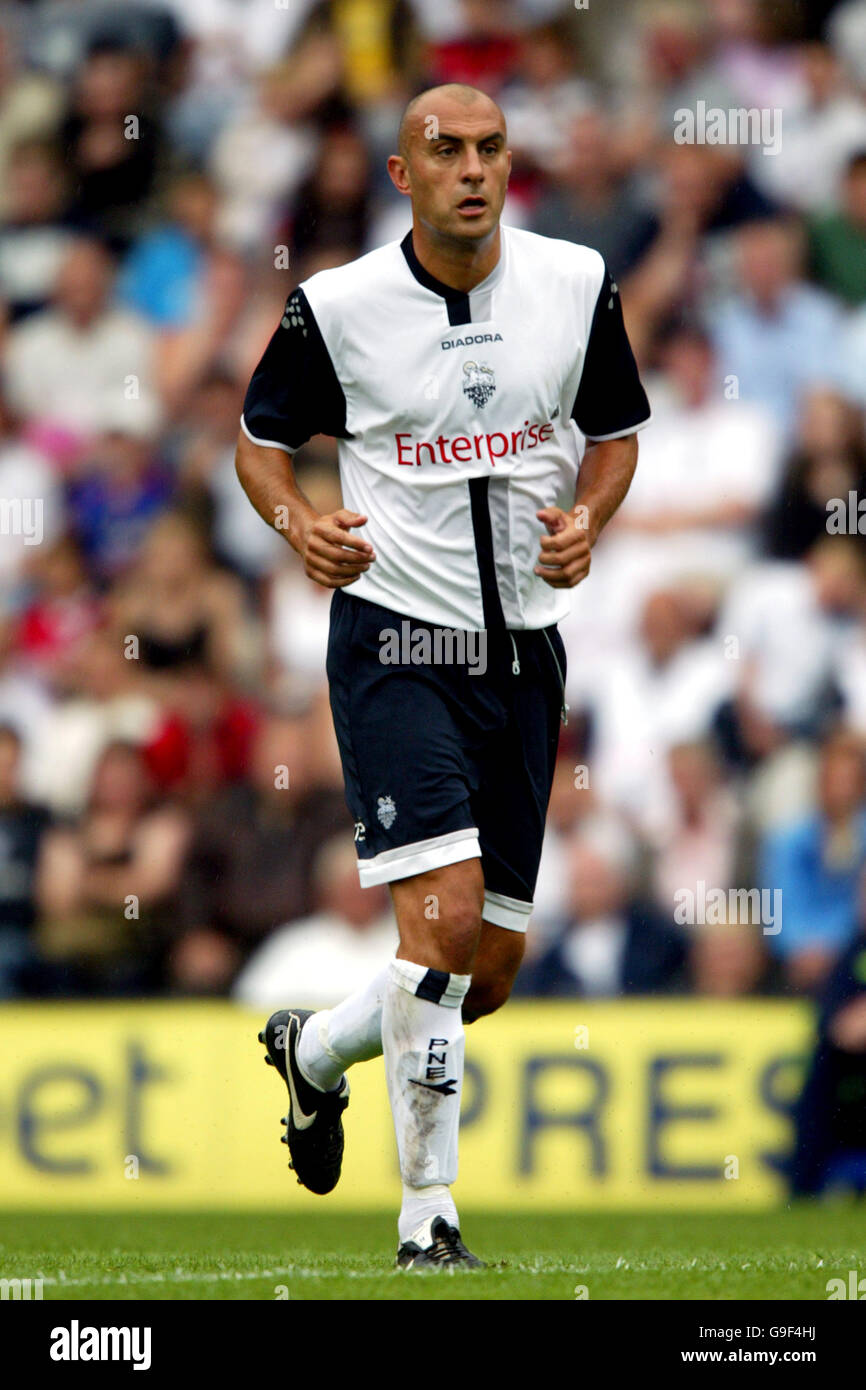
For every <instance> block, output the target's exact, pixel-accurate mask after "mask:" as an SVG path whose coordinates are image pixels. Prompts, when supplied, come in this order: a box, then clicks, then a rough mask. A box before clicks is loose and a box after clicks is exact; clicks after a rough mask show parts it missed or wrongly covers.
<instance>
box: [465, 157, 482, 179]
mask: <svg viewBox="0 0 866 1390" xmlns="http://www.w3.org/2000/svg"><path fill="white" fill-rule="evenodd" d="M463 177H464V179H471V180H472V181H473V182H474V181H475V180H477V179H483V178H484V165H483V164H482V163H481V157H480V155H479V154H478V151H477V150H467V151H466V156H465V159H464V162H463Z"/></svg>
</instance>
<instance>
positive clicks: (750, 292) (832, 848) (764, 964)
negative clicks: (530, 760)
mask: <svg viewBox="0 0 866 1390" xmlns="http://www.w3.org/2000/svg"><path fill="white" fill-rule="evenodd" d="M442 81H462V82H470V83H472V84H477V85H480V86H481V87H483V88H484V89H485V90H486V91H488V92H489V93H490V94H491V95H493V96H494V97H496V98H497V99H498V100H499V101H500V103H501V105H502V106H503V109H504V111H505V113H506V116H507V119H508V123H509V134H510V140H509V143H510V145H511V147H512V148H513V150H514V172H513V177H512V182H511V186H510V190H509V196H508V202H507V207H506V215H505V221H507V222H509V223H511V224H512V225H520V226H523V227H527V228H529V229H531V230H535V231H538V232H541V233H543V234H544V235H547V236H552V237H560V238H565V239H568V240H572V241H575V242H582V243H586V244H589V245H591V246H594V247H596V248H597V249H598V250H599V251H600V252H602V254H603V255H604V257H605V259H606V261H607V263H608V266H609V268H610V270H611V273H612V275H613V276H614V277H615V278H616V280H617V282H618V284H619V286H620V289H621V292H622V300H623V305H624V311H625V314H626V320H627V326H628V330H629V334H630V337H631V340H632V343H633V346H634V349H635V352H636V355H637V357H638V360H639V362H640V366H641V370H642V374H643V377H644V380H645V382H646V385H647V389H648V393H649V395H650V399H651V404H652V407H653V416H654V418H653V423H652V425H651V426H650V427H649V428H648V429H647V430H646V431H644V432H643V433H642V434H641V436H640V462H639V466H638V472H637V475H636V478H635V482H634V485H633V488H632V490H631V492H630V494H629V496H628V498H627V500H626V502H625V504H624V506H623V507H622V509H621V511H620V513H619V514H618V516H617V517H616V518H615V520H614V522H613V523H612V524H611V526H610V527H609V528H608V531H607V532H606V533H605V535H604V537H603V538H602V540H601V541H600V543H599V545H598V546H597V548H596V551H595V552H594V556H593V566H592V575H591V577H590V579H589V581H588V582H587V583H586V584H585V585H583V586H582V587H580V588H579V589H578V590H577V591H576V592H575V595H574V606H573V612H572V616H571V617H570V619H569V620H568V621H567V622H566V623H565V624H564V625H563V637H564V639H565V642H566V647H567V651H568V656H569V674H568V685H567V697H568V703H569V706H570V716H569V722H568V725H567V727H566V728H565V729H564V730H563V737H562V751H561V757H560V762H559V767H558V771H557V776H556V782H555V786H554V792H553V799H552V804H551V811H550V818H549V829H548V834H547V838H546V841H545V848H544V856H543V861H542V868H541V874H540V878H539V885H538V894H537V905H536V913H535V916H534V919H533V924H532V927H531V930H530V942H529V949H528V954H527V960H526V964H525V966H524V968H523V971H522V973H521V976H520V979H519V982H518V989H519V991H521V992H523V993H525V994H530V995H544V996H552V995H559V996H563V997H569V996H575V995H591V996H618V995H624V994H646V993H659V992H667V991H675V992H684V993H689V992H691V993H694V994H699V995H704V996H716V997H742V996H747V995H751V994H757V993H767V992H770V993H788V994H815V995H817V994H820V993H821V992H822V991H823V990H825V989H826V988H827V986H828V981H830V980H832V978H833V972H834V970H838V969H840V968H848V967H849V965H850V959H851V954H850V953H851V949H852V943H855V942H856V941H857V940H858V939H859V937H858V934H859V933H860V931H861V929H862V923H863V921H864V916H866V892H864V891H863V890H862V887H861V881H862V879H863V873H862V870H863V865H864V862H866V538H864V537H866V501H864V506H863V515H862V516H861V515H860V512H859V510H858V503H859V499H860V498H861V497H862V498H864V499H866V442H864V422H866V0H846V2H845V3H842V4H833V3H832V0H826V2H825V3H820V2H819V0H816V2H815V3H806V0H803V3H796V2H795V0H791V3H788V4H786V5H773V4H766V3H762V0H701V2H700V3H698V2H697V0H695V2H694V3H692V2H691V0H633V2H632V3H629V2H628V0H622V3H618V0H605V3H604V4H602V3H596V0H589V4H588V5H586V6H580V5H575V4H573V3H571V0H287V2H286V3H285V4H281V3H280V2H279V0H276V3H274V0H153V3H151V0H146V2H145V0H124V3H123V4H117V3H108V4H106V3H97V0H45V3H27V4H17V5H12V4H0V512H2V514H0V996H5V997H15V996H32V995H39V996H48V997H52V996H53V997H68V996H90V995H103V996H104V995H117V994H124V995H138V994H169V993H175V994H228V993H234V994H235V995H236V996H237V997H239V998H241V999H244V1000H247V1001H249V1002H251V1003H255V1004H257V1005H264V1004H266V1003H270V1002H271V1001H273V1002H274V1003H285V1002H286V1000H287V999H288V998H291V999H292V1001H293V1002H297V1003H305V1004H306V1003H311V1004H314V1005H327V1004H329V1003H332V1002H335V1000H336V999H338V998H340V997H342V996H343V995H345V994H346V993H347V992H349V991H350V990H351V989H352V988H354V987H355V985H357V984H359V983H361V982H363V981H365V980H366V979H367V978H368V977H369V975H370V974H371V973H372V972H373V971H374V970H375V969H376V968H377V967H378V965H379V963H380V962H382V961H384V960H385V959H386V958H387V955H388V953H389V952H390V951H391V950H392V949H393V944H394V940H395V932H394V923H393V919H392V917H391V914H390V911H389V907H388V899H387V894H386V892H385V890H382V889H371V890H367V891H363V892H362V891H361V890H360V889H359V887H358V881H357V873H356V871H355V868H354V852H353V848H352V838H351V835H352V832H351V823H350V818H349V813H348V811H347V810H346V807H345V803H344V801H343V795H342V780H341V775H340V769H339V759H338V756H337V752H336V746H335V741H334V736H333V730H332V726H331V719H330V712H329V708H328V701H327V690H326V686H325V681H324V654H325V643H326V637H327V624H328V607H329V598H330V595H329V593H328V592H327V591H325V590H322V589H320V588H317V587H316V586H315V585H313V584H312V583H311V582H309V581H308V580H307V579H306V578H305V576H304V574H303V573H302V571H301V568H300V565H299V563H298V561H297V559H296V557H295V556H294V554H293V552H292V551H291V550H290V549H289V547H288V546H287V545H286V543H285V541H284V540H283V539H282V538H281V537H280V536H278V535H276V534H275V533H273V532H271V531H269V530H268V529H267V528H266V527H265V525H264V524H263V522H261V520H260V519H259V518H258V517H257V516H256V515H255V513H254V512H253V510H252V508H251V507H250V505H249V503H248V502H247V501H246V499H245V497H244V496H243V493H242V492H241V490H240V486H239V484H238V482H237V479H236V475H235V472H234V445H235V439H236V436H237V430H238V420H239V415H240V409H241V402H242V399H243V393H244V390H245V387H246V384H247V381H248V380H249V377H250V375H251V373H252V370H253V368H254V366H255V364H256V362H257V360H258V358H259V356H260V354H261V352H262V351H263V349H264V346H265V344H266V342H267V340H268V338H269V336H270V334H271V332H272V331H273V329H274V327H275V325H276V323H277V322H278V320H279V317H280V313H281V311H282V307H283V304H284V302H285V300H286V298H287V296H288V294H289V292H290V291H291V290H292V289H293V288H294V287H295V285H297V284H298V283H299V282H300V281H302V280H304V279H305V278H307V277H308V276H309V275H310V274H312V273H313V272H314V271H316V270H317V269H320V268H323V267H327V266H334V265H339V264H341V263H343V262H346V261H348V260H351V259H353V258H355V257H356V256H358V255H360V254H362V253H363V252H365V251H367V250H370V249H372V248H374V247H376V246H378V245H381V244H382V243H383V242H386V241H389V240H394V239H396V238H399V237H402V235H403V234H404V233H405V231H406V230H407V228H408V226H409V208H408V204H407V203H406V202H405V201H404V200H401V199H400V198H398V197H397V195H396V194H395V192H394V190H393V188H392V187H391V185H390V183H389V181H388V179H387V176H386V174H385V170H384V161H385V158H386V156H387V155H388V154H389V153H391V152H393V148H394V144H395V132H396V127H397V123H398V120H399V116H400V113H401V110H402V108H403V106H404V105H405V103H406V101H407V100H408V99H409V98H410V97H411V96H412V95H414V94H415V93H416V92H418V91H420V90H421V89H422V88H424V87H426V86H429V85H431V84H433V83H437V82H442ZM700 102H704V103H705V104H706V106H707V107H711V108H714V109H718V110H721V111H723V112H726V111H729V110H736V109H743V108H745V109H757V110H763V111H770V112H781V113H782V114H781V126H780V128H779V129H780V139H779V141H778V146H779V147H778V149H777V150H775V151H774V152H768V151H767V150H766V149H764V148H762V146H761V144H760V143H754V144H749V143H743V144H730V143H728V144H710V143H679V141H678V139H677V138H676V131H677V124H678V116H677V113H678V112H681V111H682V110H683V109H687V110H695V109H696V108H697V105H698V103H700ZM296 464H297V468H298V473H299V477H300V479H301V483H302V486H303V487H304V489H305V491H306V493H307V495H308V497H309V498H310V500H311V501H312V502H313V504H314V505H315V506H316V507H318V508H319V509H320V510H323V511H325V510H333V509H335V508H337V507H339V505H340V493H339V478H338V474H337V468H336V447H335V444H334V441H333V440H330V439H325V438H321V437H320V438H317V439H315V440H313V441H312V442H311V443H310V444H309V445H308V446H306V447H305V448H304V449H303V450H302V451H301V452H300V453H299V455H298V456H297V459H296ZM777 894H778V895H779V896H778V898H777V897H776V896H775V895H777ZM776 904H778V905H780V910H778V911H777V910H775V905H776ZM771 909H772V910H771ZM846 962H848V965H846V964H845V963H846ZM840 963H841V964H840ZM861 983H862V984H863V985H864V986H866V981H863V982H861ZM301 996H302V997H301Z"/></svg>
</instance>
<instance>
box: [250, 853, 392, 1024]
mask: <svg viewBox="0 0 866 1390" xmlns="http://www.w3.org/2000/svg"><path fill="white" fill-rule="evenodd" d="M313 894H314V901H315V906H316V910H315V912H314V913H313V914H312V916H310V917H302V918H300V919H299V920H297V921H294V922H289V923H287V924H286V925H285V926H282V927H278V928H277V930H276V931H274V932H272V933H271V935H270V936H268V937H267V938H266V939H265V941H264V942H263V943H262V945H261V946H260V947H259V948H258V950H257V951H255V952H254V954H253V955H252V956H251V958H250V959H249V961H248V962H247V964H246V965H245V966H244V968H243V970H242V971H241V973H240V975H239V976H238V978H237V980H236V981H235V984H234V987H233V989H232V994H233V995H234V997H235V998H236V999H238V1000H239V1001H240V1002H241V1003H242V1004H249V1005H250V1006H251V1007H253V1008H256V1009H272V1008H273V1009H276V1008H280V1007H284V1006H285V1003H286V1000H287V999H291V1000H292V1001H293V1002H297V1003H298V1004H299V1005H301V1006H303V1007H304V1008H310V1009H328V1008H331V1007H332V1005H334V1004H338V1003H339V1002H340V1001H341V1000H342V999H346V998H347V997H348V996H349V995H350V994H353V993H354V992H355V990H356V989H360V988H362V986H365V985H366V984H367V982H368V981H369V980H371V979H372V978H373V976H374V975H376V974H377V973H378V972H379V971H380V970H381V969H383V967H384V966H385V965H386V964H387V963H388V961H389V960H390V959H391V958H392V957H393V955H394V952H395V951H396V949H397V926H396V922H395V920H394V914H393V912H392V911H391V909H390V904H389V900H388V894H387V892H386V891H385V889H384V888H362V887H361V885H360V881H359V879H358V861H357V856H356V854H355V850H354V846H353V844H352V841H351V839H350V838H349V837H348V836H340V837H339V838H335V839H333V840H329V841H328V842H327V843H326V844H325V845H323V847H322V848H321V849H320V850H319V853H318V854H317V855H316V859H315V863H314V865H313Z"/></svg>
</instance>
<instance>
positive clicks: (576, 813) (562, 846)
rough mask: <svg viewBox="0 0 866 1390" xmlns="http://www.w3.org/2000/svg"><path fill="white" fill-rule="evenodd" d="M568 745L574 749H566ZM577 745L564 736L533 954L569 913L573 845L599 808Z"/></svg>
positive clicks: (547, 831)
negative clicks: (583, 824)
mask: <svg viewBox="0 0 866 1390" xmlns="http://www.w3.org/2000/svg"><path fill="white" fill-rule="evenodd" d="M569 727H571V722H570V721H569ZM567 748H568V749H569V750H571V751H566V749H567ZM576 749H577V745H576V744H573V743H571V742H569V744H568V745H566V744H565V740H563V743H562V744H561V746H560V751H559V757H558V758H557V760H556V767H555V769H554V773H553V787H552V789H551V793H550V805H549V807H548V810H547V820H546V822H545V827H544V843H543V846H542V850H541V863H540V864H539V866H538V881H537V883H536V885H535V898H534V907H533V911H532V924H531V930H530V933H529V936H528V938H527V943H526V945H527V950H528V951H530V952H531V953H532V954H533V955H537V954H539V951H540V949H541V948H542V946H544V945H545V944H546V943H547V942H548V941H549V939H550V938H551V936H552V935H554V934H555V932H556V930H557V929H558V928H559V926H560V925H561V922H562V918H563V917H564V916H565V914H566V911H567V899H568V885H567V877H566V861H567V858H568V853H569V846H570V844H571V841H572V839H573V837H574V835H575V833H576V832H577V828H578V827H579V825H580V824H581V822H582V821H583V820H584V819H585V818H586V817H588V816H592V815H593V814H594V813H597V812H598V809H599V808H598V805H597V802H596V800H595V798H594V796H593V793H592V787H591V779H590V769H589V767H588V766H587V764H586V762H585V761H583V760H582V759H583V754H578V752H577V751H576Z"/></svg>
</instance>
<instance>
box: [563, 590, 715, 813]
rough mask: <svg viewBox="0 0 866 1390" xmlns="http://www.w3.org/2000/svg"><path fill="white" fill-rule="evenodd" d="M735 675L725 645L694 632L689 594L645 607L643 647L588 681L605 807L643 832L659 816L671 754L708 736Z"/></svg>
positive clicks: (662, 593) (627, 651)
mask: <svg viewBox="0 0 866 1390" xmlns="http://www.w3.org/2000/svg"><path fill="white" fill-rule="evenodd" d="M729 671H730V668H729V664H728V663H727V662H726V661H725V660H724V656H723V654H722V649H721V646H720V644H719V643H717V642H715V641H713V639H712V638H706V637H699V636H698V634H697V632H696V631H695V626H694V619H693V616H692V614H691V613H690V611H689V607H688V604H687V602H686V598H685V595H684V594H683V593H680V592H677V591H673V590H659V591H657V592H655V593H653V594H651V595H650V596H649V597H648V598H647V599H646V600H645V603H644V607H643V612H642V615H641V622H640V633H639V642H637V643H629V644H628V645H624V646H623V647H622V649H621V650H618V651H616V652H615V653H613V654H611V656H610V658H609V659H608V660H607V661H606V662H605V663H604V664H603V665H602V666H599V667H598V668H597V669H596V668H594V669H593V670H592V672H591V673H589V672H587V673H585V674H584V677H583V680H584V682H585V686H584V693H583V699H584V700H585V703H586V706H587V707H588V710H589V715H590V730H591V739H590V754H591V763H592V779H593V787H594V789H595V791H596V793H597V794H598V795H599V797H600V798H601V799H602V802H603V803H604V804H606V805H612V806H614V807H616V808H617V809H619V810H621V811H622V812H624V813H627V814H629V815H630V816H633V817H635V818H637V820H638V823H639V824H641V825H642V826H643V825H645V824H646V823H648V821H649V820H651V819H652V818H653V817H654V816H655V815H657V814H658V807H659V804H660V803H661V805H664V804H665V802H666V800H667V798H668V797H669V795H670V791H669V780H668V768H667V757H668V753H669V751H670V749H671V748H672V747H673V746H674V745H675V744H678V743H683V742H687V741H691V740H693V739H701V738H704V737H705V736H706V735H707V734H708V733H709V731H710V728H711V726H712V720H713V716H714V713H715V710H716V708H717V706H718V704H719V703H720V701H721V700H722V699H723V697H724V691H725V688H726V684H727V682H728V680H729V679H730V674H729ZM576 679H580V677H577V678H576ZM575 703H576V700H575Z"/></svg>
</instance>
